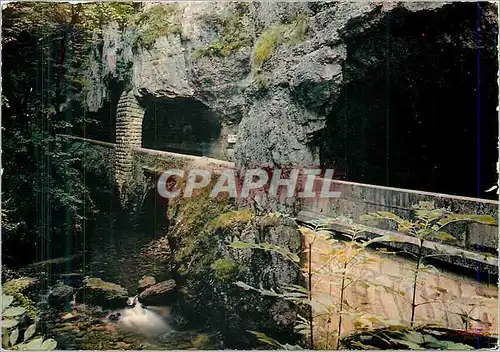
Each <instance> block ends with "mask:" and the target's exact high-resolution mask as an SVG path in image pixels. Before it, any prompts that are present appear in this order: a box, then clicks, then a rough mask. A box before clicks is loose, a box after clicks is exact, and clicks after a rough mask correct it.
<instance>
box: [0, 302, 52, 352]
mask: <svg viewBox="0 0 500 352" xmlns="http://www.w3.org/2000/svg"><path fill="white" fill-rule="evenodd" d="M13 302H14V297H12V296H8V295H5V294H3V295H2V347H3V348H6V349H7V348H8V349H13V350H53V349H55V348H56V347H57V342H56V341H55V340H53V339H47V340H44V339H43V337H37V336H36V335H35V333H36V329H37V325H36V323H35V324H32V325H30V326H28V327H27V328H26V329H25V330H24V333H23V335H22V342H20V343H19V342H18V341H19V338H20V337H21V334H20V333H21V329H20V328H19V327H18V325H19V323H20V321H21V319H22V316H23V315H24V314H25V313H26V310H25V309H24V308H23V307H20V306H15V305H12V303H13Z"/></svg>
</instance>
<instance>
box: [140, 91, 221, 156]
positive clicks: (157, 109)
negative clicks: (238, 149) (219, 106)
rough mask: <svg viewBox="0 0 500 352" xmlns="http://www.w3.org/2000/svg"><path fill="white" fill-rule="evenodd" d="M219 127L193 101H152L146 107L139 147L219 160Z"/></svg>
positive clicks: (213, 118) (209, 113) (206, 110)
mask: <svg viewBox="0 0 500 352" xmlns="http://www.w3.org/2000/svg"><path fill="white" fill-rule="evenodd" d="M220 133H221V125H220V122H219V120H218V118H217V116H216V115H215V114H214V113H213V112H212V111H211V110H210V109H209V108H208V107H207V106H206V105H204V104H203V103H201V102H199V101H197V100H194V99H169V100H155V101H152V102H150V103H148V104H147V108H146V112H145V115H144V121H143V127H142V146H143V147H144V148H149V149H156V150H162V151H168V152H175V153H181V154H189V155H196V156H207V157H212V158H220V155H221V143H220Z"/></svg>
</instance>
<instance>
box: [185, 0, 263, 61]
mask: <svg viewBox="0 0 500 352" xmlns="http://www.w3.org/2000/svg"><path fill="white" fill-rule="evenodd" d="M248 14H249V3H245V2H239V3H236V9H235V10H234V11H231V13H230V14H229V15H227V16H225V17H218V16H209V15H204V16H202V18H201V19H202V20H203V21H204V22H205V23H207V24H208V25H209V26H211V27H215V29H216V30H217V31H218V32H219V35H220V38H219V39H215V40H213V41H212V42H210V43H209V44H208V45H207V46H206V47H204V48H198V49H196V50H195V51H193V53H192V54H191V57H192V58H193V59H198V58H201V57H226V56H228V55H230V54H232V53H234V52H236V51H238V50H239V49H241V48H244V47H249V46H250V45H252V43H253V36H252V33H251V31H250V30H249V18H248Z"/></svg>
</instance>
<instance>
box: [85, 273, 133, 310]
mask: <svg viewBox="0 0 500 352" xmlns="http://www.w3.org/2000/svg"><path fill="white" fill-rule="evenodd" d="M79 296H80V297H78V299H83V301H84V303H85V304H90V305H93V306H99V307H103V308H111V309H114V308H122V307H125V306H126V303H127V299H128V292H127V290H126V289H124V288H123V287H121V286H120V285H117V284H114V283H111V282H107V281H104V280H102V279H99V278H96V277H86V278H85V279H84V287H83V290H82V292H80V293H79Z"/></svg>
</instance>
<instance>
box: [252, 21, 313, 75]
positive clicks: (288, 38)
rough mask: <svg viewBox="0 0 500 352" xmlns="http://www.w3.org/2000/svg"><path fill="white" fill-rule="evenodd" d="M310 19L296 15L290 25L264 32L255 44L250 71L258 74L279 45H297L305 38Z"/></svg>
mask: <svg viewBox="0 0 500 352" xmlns="http://www.w3.org/2000/svg"><path fill="white" fill-rule="evenodd" d="M309 25H310V18H309V15H307V14H305V13H297V14H296V15H295V16H294V17H293V19H292V21H291V22H290V23H285V24H278V25H274V26H272V27H269V28H267V29H266V30H264V31H263V32H262V33H261V34H260V36H259V38H258V39H257V41H256V42H255V47H254V52H253V56H252V71H253V72H254V75H256V74H259V73H260V71H261V68H262V66H263V65H264V64H265V63H266V62H267V61H268V60H269V59H270V58H271V57H272V56H273V54H274V53H275V51H276V49H277V48H278V46H280V45H290V46H293V45H297V44H298V43H300V42H302V41H304V40H305V39H306V38H307V31H308V30H309Z"/></svg>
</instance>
